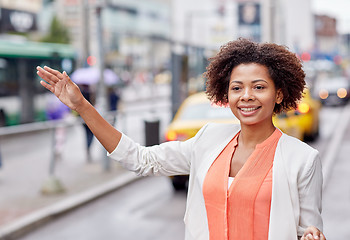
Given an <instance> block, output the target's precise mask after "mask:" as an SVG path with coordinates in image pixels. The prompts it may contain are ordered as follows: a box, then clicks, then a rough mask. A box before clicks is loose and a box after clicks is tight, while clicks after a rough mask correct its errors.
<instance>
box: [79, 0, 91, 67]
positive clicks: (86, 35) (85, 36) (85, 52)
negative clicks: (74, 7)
mask: <svg viewBox="0 0 350 240" xmlns="http://www.w3.org/2000/svg"><path fill="white" fill-rule="evenodd" d="M89 10H90V8H89V0H83V4H82V8H81V11H82V15H81V16H82V23H81V24H82V25H81V26H82V40H81V43H82V46H83V47H82V59H81V60H82V62H81V66H82V67H87V61H86V60H87V58H88V56H89V55H90V43H89V39H90V31H89V30H90V29H89V26H90V18H89V14H90V11H89Z"/></svg>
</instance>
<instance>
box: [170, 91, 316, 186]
mask: <svg viewBox="0 0 350 240" xmlns="http://www.w3.org/2000/svg"><path fill="white" fill-rule="evenodd" d="M320 106H321V104H320V102H319V101H318V100H315V99H313V98H312V97H311V94H310V92H309V90H305V92H304V96H303V99H302V100H301V101H300V103H299V104H298V108H297V109H296V110H290V111H288V112H286V113H281V114H278V115H275V116H274V117H273V122H274V124H275V126H276V127H278V128H279V129H281V130H282V131H283V132H284V133H286V134H288V135H291V136H294V137H296V138H299V139H300V140H313V139H315V138H316V137H317V136H318V133H319V111H320ZM208 122H217V123H237V124H238V123H239V120H238V119H237V118H236V117H235V116H234V115H233V113H232V112H231V109H230V108H228V107H220V106H217V105H214V104H212V103H211V102H210V100H209V99H208V98H207V96H206V94H205V92H199V93H195V94H193V95H190V96H189V97H188V98H186V99H185V100H184V102H183V103H182V104H181V106H180V108H179V110H178V111H177V113H176V114H175V117H174V119H173V120H172V122H171V123H170V125H169V126H168V128H167V130H166V134H165V138H166V140H167V141H174V140H179V141H184V140H187V139H189V138H191V137H193V136H194V135H196V133H197V132H198V131H199V129H200V128H201V127H203V126H204V125H205V124H206V123H208ZM171 179H172V183H173V186H174V188H175V189H176V190H181V189H186V187H187V184H188V176H174V177H172V178H171Z"/></svg>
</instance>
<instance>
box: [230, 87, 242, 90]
mask: <svg viewBox="0 0 350 240" xmlns="http://www.w3.org/2000/svg"><path fill="white" fill-rule="evenodd" d="M231 89H232V90H233V91H239V90H240V89H241V88H240V87H239V86H233V87H232V88H231Z"/></svg>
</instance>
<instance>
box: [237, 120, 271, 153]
mask: <svg viewBox="0 0 350 240" xmlns="http://www.w3.org/2000/svg"><path fill="white" fill-rule="evenodd" d="M275 129H276V128H275V126H274V125H273V124H272V123H271V124H270V125H269V126H265V127H262V126H255V125H249V126H247V125H241V133H240V135H239V138H238V141H239V145H241V146H244V147H248V148H255V146H256V145H257V144H260V143H262V142H263V141H265V140H266V139H267V138H268V137H269V136H271V134H272V133H273V132H274V131H275Z"/></svg>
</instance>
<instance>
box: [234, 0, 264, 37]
mask: <svg viewBox="0 0 350 240" xmlns="http://www.w3.org/2000/svg"><path fill="white" fill-rule="evenodd" d="M238 29H239V35H240V37H245V38H249V39H251V40H253V41H256V42H259V41H261V6H260V3H257V2H240V3H239V4H238Z"/></svg>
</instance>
